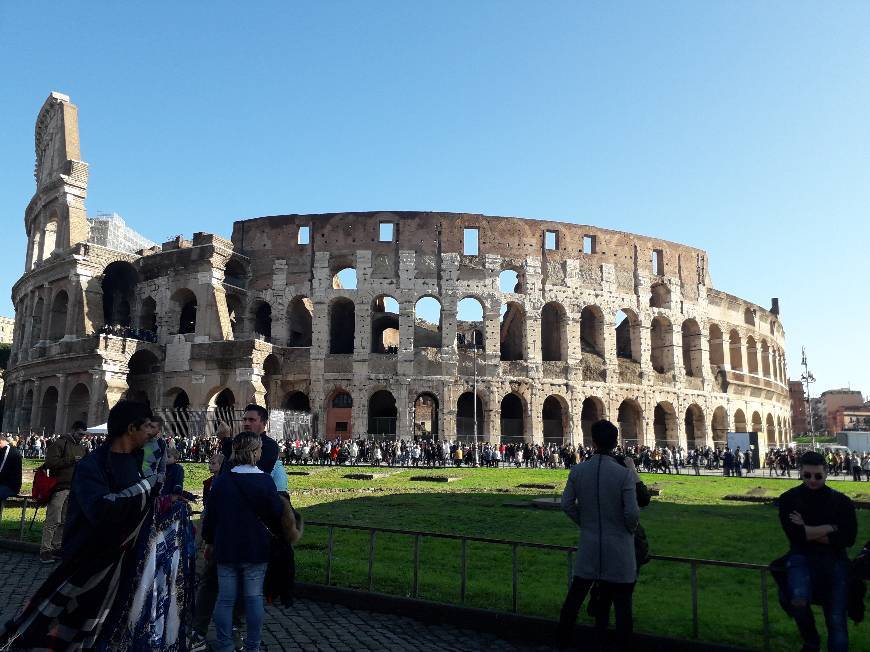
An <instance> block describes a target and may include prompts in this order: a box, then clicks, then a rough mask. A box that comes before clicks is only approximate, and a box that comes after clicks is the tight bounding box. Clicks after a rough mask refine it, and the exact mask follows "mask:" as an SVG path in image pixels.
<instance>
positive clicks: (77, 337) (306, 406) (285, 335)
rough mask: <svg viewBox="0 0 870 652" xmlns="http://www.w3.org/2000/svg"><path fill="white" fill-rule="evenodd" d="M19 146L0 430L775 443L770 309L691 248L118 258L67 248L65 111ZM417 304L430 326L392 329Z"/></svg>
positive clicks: (77, 233) (472, 223)
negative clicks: (156, 422)
mask: <svg viewBox="0 0 870 652" xmlns="http://www.w3.org/2000/svg"><path fill="white" fill-rule="evenodd" d="M36 148H37V164H36V180H37V190H36V193H35V195H34V197H33V200H32V201H31V202H30V204H29V206H28V207H27V210H26V212H25V228H26V230H27V234H28V252H27V260H26V270H25V273H24V275H23V276H22V277H21V278H20V279H19V280H18V281H17V282H16V284H15V286H14V288H13V291H12V298H13V302H14V306H15V311H16V317H15V337H14V340H15V341H14V346H13V351H12V355H11V359H10V364H9V371H8V374H7V382H6V388H5V394H4V396H5V400H6V402H5V405H6V410H5V414H4V423H3V427H4V429H5V430H16V429H27V428H34V429H40V428H44V429H46V430H55V431H62V430H65V429H67V428H68V427H69V425H70V424H71V422H72V421H73V420H76V419H84V420H86V421H87V422H88V424H89V425H91V424H95V423H101V422H102V421H104V420H105V417H106V414H107V411H108V409H109V407H110V406H111V405H112V404H114V402H115V401H117V400H119V399H120V398H121V397H123V396H128V397H131V398H137V399H139V400H147V401H148V402H149V403H150V404H151V405H152V406H153V407H156V408H165V409H174V410H177V411H184V410H195V409H214V410H221V409H229V408H233V407H239V406H241V405H243V404H244V403H247V402H249V401H256V402H259V403H261V404H267V405H268V406H269V407H270V408H274V409H287V410H294V411H297V412H300V411H301V412H310V413H311V415H312V421H313V424H314V427H315V428H316V430H317V432H318V433H319V434H321V435H325V436H328V437H335V436H346V435H351V434H353V435H361V434H366V433H370V434H376V435H378V436H391V435H394V434H398V436H408V435H409V434H410V433H411V432H416V433H417V434H420V433H424V434H427V435H429V434H432V435H436V436H438V437H446V438H448V439H453V438H455V437H457V436H460V437H470V436H473V433H474V425H473V424H474V418H475V413H476V416H477V427H478V433H479V435H480V436H482V437H483V438H485V439H487V440H490V441H498V440H499V439H511V438H523V439H525V440H534V441H541V440H544V439H546V440H548V441H558V442H562V441H575V442H579V441H580V440H581V438H586V437H588V430H589V425H590V424H591V423H592V422H593V421H594V420H596V419H598V418H608V419H611V420H613V421H615V422H618V424H619V426H620V430H621V435H622V438H623V440H624V441H626V442H640V443H646V444H653V443H660V444H661V443H669V444H682V445H684V446H687V447H690V448H691V447H694V446H696V445H699V444H713V443H716V442H721V441H724V440H725V433H726V432H727V431H757V432H759V433H760V440H762V441H763V440H765V439H766V440H767V442H769V443H770V444H773V443H779V442H784V441H788V440H789V439H790V437H791V423H790V409H789V394H788V382H787V371H786V366H785V356H784V353H783V349H784V344H785V333H784V330H783V327H782V323H781V321H780V319H779V314H778V313H779V307H778V302H777V301H776V300H775V299H774V300H773V301H772V305H771V308H770V309H765V308H762V307H761V306H759V305H756V304H753V303H751V302H749V301H746V300H743V299H740V298H738V297H735V296H732V295H729V294H726V293H724V292H721V291H719V290H716V289H714V288H713V287H712V284H711V280H710V273H709V260H708V257H707V254H706V253H705V252H704V251H703V250H700V249H696V248H693V247H688V246H685V245H681V244H675V243H672V242H666V241H663V240H660V239H656V238H651V237H644V236H639V235H633V234H630V233H624V232H619V231H613V230H607V229H602V228H597V227H593V226H583V225H577V224H567V223H562V222H556V221H542V220H532V219H519V218H511V217H489V216H483V215H473V214H456V213H436V212H366V213H338V214H321V215H280V216H269V217H261V218H257V219H249V220H243V221H238V222H236V223H235V224H234V225H233V231H232V237H231V238H230V239H229V240H227V239H225V238H223V237H220V236H218V235H213V234H209V233H195V234H194V235H193V237H192V239H185V238H182V237H180V236H179V237H177V238H176V239H174V240H172V241H169V242H165V243H163V244H162V245H158V246H154V247H152V248H149V249H145V250H140V251H137V252H128V251H118V250H113V249H110V248H107V247H105V246H101V245H99V244H97V243H95V242H90V241H89V230H88V223H87V218H86V214H85V208H84V200H85V198H86V194H87V180H88V166H87V164H86V163H84V162H82V161H81V160H80V155H79V144H78V128H77V110H76V107H75V106H74V105H73V104H71V103H70V101H69V98H67V97H66V96H63V95H60V94H57V93H53V94H52V95H51V96H49V98H48V99H47V100H46V103H45V105H44V106H43V108H42V110H41V111H40V113H39V118H38V120H37V127H36ZM732 262H733V263H734V264H737V263H738V262H739V261H732ZM353 276H355V282H353V281H351V282H348V278H352V277H353ZM506 276H509V277H510V281H509V282H510V285H509V286H508V287H505V286H504V283H505V281H506ZM421 298H428V299H427V301H428V303H430V304H432V305H433V306H436V310H435V312H434V313H433V312H432V311H431V309H430V311H429V313H428V314H426V315H421V314H415V308H416V306H417V302H418V301H419V300H420V299H421ZM432 299H434V300H436V301H437V304H436V303H434V302H433V301H432ZM393 300H394V301H393ZM433 314H434V316H433ZM107 326H108V327H110V328H108V329H107ZM475 388H476V390H477V400H476V401H475V400H474V398H473V397H474V394H473V392H474V389H475ZM475 404H476V405H475Z"/></svg>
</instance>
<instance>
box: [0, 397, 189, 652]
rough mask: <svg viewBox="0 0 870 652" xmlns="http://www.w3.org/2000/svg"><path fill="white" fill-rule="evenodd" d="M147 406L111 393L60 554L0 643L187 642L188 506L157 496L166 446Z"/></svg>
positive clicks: (80, 470)
mask: <svg viewBox="0 0 870 652" xmlns="http://www.w3.org/2000/svg"><path fill="white" fill-rule="evenodd" d="M150 417H151V411H150V409H149V408H148V407H147V406H146V405H144V404H142V403H136V402H133V401H119V402H118V403H117V404H116V405H115V406H114V407H113V408H112V409H111V410H110V411H109V419H108V423H107V429H108V435H107V437H106V441H105V443H104V444H102V445H101V446H100V447H99V448H97V449H96V450H95V451H94V452H93V453H91V454H89V455H87V456H86V457H84V458H83V459H82V460H81V461H80V462H79V463H78V464H77V465H76V469H75V473H74V476H73V480H72V486H71V489H70V495H69V504H68V508H67V509H68V512H67V520H66V524H65V528H64V537H63V548H62V556H63V557H62V563H61V564H60V565H59V566H58V567H57V568H56V569H55V571H54V572H53V573H52V574H51V575H50V576H49V577H48V578H47V579H46V581H45V582H44V583H43V585H42V586H41V587H40V588H39V589H38V590H37V591H36V594H35V595H34V596H33V597H32V598H31V599H30V600H29V601H28V602H27V604H26V605H25V606H24V608H23V609H22V611H21V612H20V613H19V614H18V615H17V616H16V617H15V618H13V619H12V620H11V621H9V622H8V623H7V624H6V627H5V630H4V632H3V634H2V635H0V646H2V647H0V649H3V650H6V649H16V648H41V649H47V650H80V649H85V650H121V651H124V650H134V649H135V650H158V649H159V650H181V651H183V650H185V649H186V631H185V630H186V624H187V622H189V614H190V611H191V607H192V595H193V593H192V589H193V586H192V582H193V562H194V553H195V550H194V545H193V530H192V527H191V524H190V508H189V506H188V505H187V503H186V502H185V501H183V500H178V498H177V497H175V496H163V497H160V496H159V493H160V487H161V485H162V483H163V479H164V475H165V470H166V460H165V455H164V454H165V450H166V445H165V443H164V442H163V441H162V440H161V439H155V438H154V435H155V433H156V429H155V428H154V426H153V424H152V422H151V421H150Z"/></svg>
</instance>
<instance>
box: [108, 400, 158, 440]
mask: <svg viewBox="0 0 870 652" xmlns="http://www.w3.org/2000/svg"><path fill="white" fill-rule="evenodd" d="M150 418H151V408H149V407H148V406H147V405H145V404H144V403H139V402H138V401H127V400H124V401H118V402H117V403H115V407H113V408H112V409H111V410H109V420H108V421H107V422H106V430H107V431H108V433H107V435H106V439H115V438H116V437H120V436H122V435H123V434H124V433H125V432H127V430H128V429H129V428H130V426H133V427H134V428H138V427H140V426H141V425H142V424H143V423H145V422H146V421H148V420H149V419H150Z"/></svg>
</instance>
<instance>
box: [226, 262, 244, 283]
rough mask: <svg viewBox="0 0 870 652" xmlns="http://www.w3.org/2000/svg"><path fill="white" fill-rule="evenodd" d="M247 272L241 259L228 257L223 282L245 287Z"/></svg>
mask: <svg viewBox="0 0 870 652" xmlns="http://www.w3.org/2000/svg"><path fill="white" fill-rule="evenodd" d="M247 278H248V272H247V271H246V270H245V266H244V265H243V264H242V262H241V261H239V260H236V259H235V258H230V259H229V260H228V261H227V266H226V267H225V268H224V283H225V284H226V285H232V286H233V287H237V288H241V289H245V287H246V286H247Z"/></svg>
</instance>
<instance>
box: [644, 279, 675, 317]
mask: <svg viewBox="0 0 870 652" xmlns="http://www.w3.org/2000/svg"><path fill="white" fill-rule="evenodd" d="M649 306H650V308H661V309H662V310H670V309H671V289H670V288H669V287H668V286H667V285H665V284H664V283H656V284H655V285H653V286H652V287H651V288H650V290H649Z"/></svg>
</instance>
